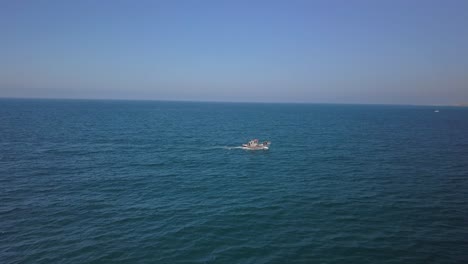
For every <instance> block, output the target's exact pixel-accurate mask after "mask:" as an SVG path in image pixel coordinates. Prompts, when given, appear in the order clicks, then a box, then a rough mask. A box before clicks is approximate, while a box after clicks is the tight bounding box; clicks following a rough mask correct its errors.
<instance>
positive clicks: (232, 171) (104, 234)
mask: <svg viewBox="0 0 468 264" xmlns="http://www.w3.org/2000/svg"><path fill="white" fill-rule="evenodd" d="M438 109H439V110H440V112H438V113H435V112H434V108H433V107H420V106H371V105H369V106H358V105H319V104H315V105H314V104H248V103H189V102H186V103H178V102H177V103H176V102H150V101H147V102H145V101H141V102H132V101H86V100H16V99H2V100H0V134H1V137H0V187H1V189H0V263H5V264H8V263H114V262H117V263H348V264H349V263H359V264H363V263H413V264H414V263H468V250H467V249H468V109H467V108H455V107H453V108H452V107H439V108H438ZM251 138H259V139H260V140H269V141H271V142H272V145H271V148H270V150H268V151H245V150H242V149H239V148H236V146H240V145H241V144H242V143H245V142H246V141H248V140H249V139H251Z"/></svg>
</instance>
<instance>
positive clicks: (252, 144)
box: [242, 139, 271, 150]
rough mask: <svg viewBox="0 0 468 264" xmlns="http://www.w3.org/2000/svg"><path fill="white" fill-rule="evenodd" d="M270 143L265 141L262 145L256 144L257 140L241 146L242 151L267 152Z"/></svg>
mask: <svg viewBox="0 0 468 264" xmlns="http://www.w3.org/2000/svg"><path fill="white" fill-rule="evenodd" d="M270 144H271V142H269V141H265V142H263V143H258V139H252V140H250V141H249V143H247V144H242V149H247V150H267V149H269V147H270Z"/></svg>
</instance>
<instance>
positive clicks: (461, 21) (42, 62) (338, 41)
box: [0, 0, 468, 105]
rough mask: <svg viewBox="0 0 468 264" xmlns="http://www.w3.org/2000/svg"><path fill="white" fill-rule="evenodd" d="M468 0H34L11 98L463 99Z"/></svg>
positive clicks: (1, 18) (11, 16) (5, 25)
mask: <svg viewBox="0 0 468 264" xmlns="http://www.w3.org/2000/svg"><path fill="white" fill-rule="evenodd" d="M467 13H468V2H467V1H455V0H453V1H447V2H444V1H425V2H423V3H417V2H414V3H413V2H405V1H379V2H373V1H350V2H340V1H315V2H307V1H255V2H248V1H223V2H221V1H219V2H218V1H200V2H196V3H195V2H190V1H158V2H153V1H137V2H131V1H118V2H117V1H100V2H93V1H80V2H61V1H42V2H34V1H23V2H8V3H6V2H5V3H2V8H1V9H0V32H1V33H2V36H3V39H4V41H3V43H2V44H0V58H1V60H0V97H2V98H44V99H48V98H50V99H54V98H55V99H99V100H101V99H113V100H120V99H122V100H162V101H207V102H212V101H215V102H216V101H220V102H278V103H282V102H285V103H287V102H291V103H345V104H410V105H456V104H466V103H467V102H468V70H467V69H468V28H466V25H468V16H466V14H467Z"/></svg>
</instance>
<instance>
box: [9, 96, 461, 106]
mask: <svg viewBox="0 0 468 264" xmlns="http://www.w3.org/2000/svg"><path fill="white" fill-rule="evenodd" d="M4 99H7V100H8V99H13V100H70V101H134V102H135V101H136V102H139V101H143V102H180V103H233V104H236V103H237V104H326V105H388V106H392V105H393V106H443V107H450V106H451V107H468V104H464V103H457V104H415V103H412V104H411V103H408V104H404V103H357V102H350V103H344V102H312V101H308V102H306V101H237V100H234V101H225V100H184V99H138V98H134V99H125V98H70V97H4V96H0V100H4Z"/></svg>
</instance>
